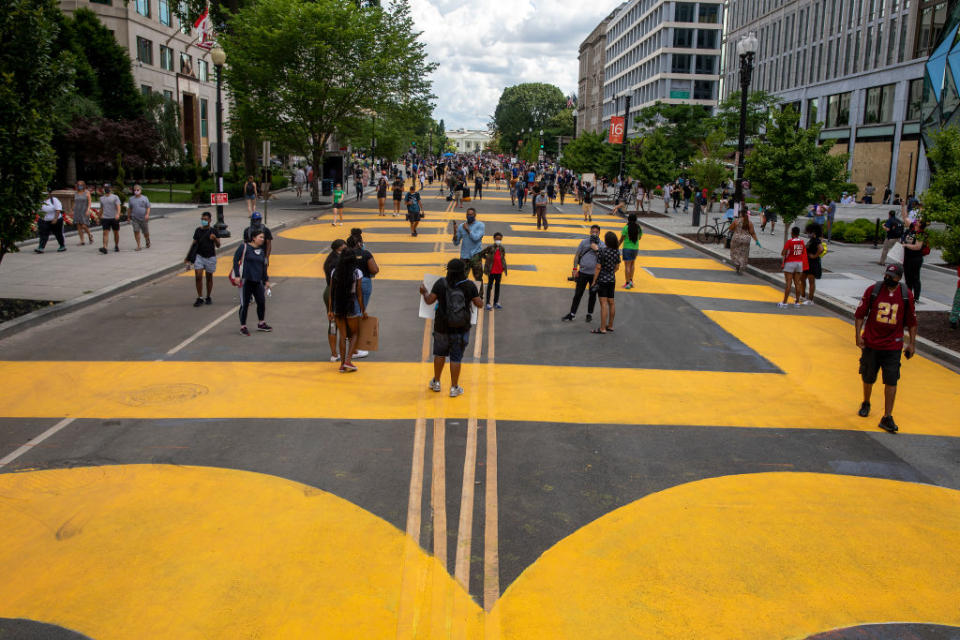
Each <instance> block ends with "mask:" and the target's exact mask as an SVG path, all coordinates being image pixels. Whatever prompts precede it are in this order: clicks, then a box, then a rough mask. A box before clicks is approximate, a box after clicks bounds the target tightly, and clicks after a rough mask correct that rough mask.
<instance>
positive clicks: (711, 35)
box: [697, 29, 719, 49]
mask: <svg viewBox="0 0 960 640" xmlns="http://www.w3.org/2000/svg"><path fill="white" fill-rule="evenodd" d="M718 33H719V32H718V31H717V30H715V29H697V49H716V48H717V34H718Z"/></svg>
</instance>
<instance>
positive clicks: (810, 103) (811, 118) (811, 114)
mask: <svg viewBox="0 0 960 640" xmlns="http://www.w3.org/2000/svg"><path fill="white" fill-rule="evenodd" d="M819 108H820V98H811V99H809V100H807V128H810V127H812V126H813V125H814V124H816V122H817V111H818V110H819Z"/></svg>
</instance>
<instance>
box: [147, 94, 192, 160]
mask: <svg viewBox="0 0 960 640" xmlns="http://www.w3.org/2000/svg"><path fill="white" fill-rule="evenodd" d="M144 105H145V107H146V112H147V116H146V117H147V120H148V121H149V122H150V123H151V124H152V125H153V126H154V128H155V129H156V130H157V132H158V133H159V134H160V145H159V148H158V153H157V156H158V159H159V161H160V164H162V165H163V166H165V167H170V166H174V165H178V164H180V163H181V162H183V146H182V145H181V144H180V109H179V107H178V106H177V103H176V102H174V101H173V100H171V99H170V98H167V97H165V96H164V95H163V94H161V93H151V94H150V95H148V96H144Z"/></svg>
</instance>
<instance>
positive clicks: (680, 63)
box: [671, 53, 692, 73]
mask: <svg viewBox="0 0 960 640" xmlns="http://www.w3.org/2000/svg"><path fill="white" fill-rule="evenodd" d="M691 57H692V56H691V55H690V54H688V53H675V54H673V56H672V58H673V67H672V69H671V70H672V71H673V73H690V58H691Z"/></svg>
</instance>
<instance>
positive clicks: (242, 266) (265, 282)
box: [232, 231, 273, 336]
mask: <svg viewBox="0 0 960 640" xmlns="http://www.w3.org/2000/svg"><path fill="white" fill-rule="evenodd" d="M263 243H264V235H263V231H257V232H255V233H254V235H253V236H252V237H251V238H250V242H244V243H242V244H241V245H240V246H239V247H237V251H236V253H234V254H233V271H232V273H235V274H237V277H238V278H239V279H240V333H241V334H242V335H245V336H249V335H250V330H249V329H247V311H249V309H250V298H253V299H254V300H255V301H256V302H257V331H273V327H271V326H270V325H268V324H267V323H266V322H265V319H266V317H267V297H266V295H267V294H266V291H267V289H269V288H270V278H269V277H268V276H267V252H266V251H265V250H264V248H263Z"/></svg>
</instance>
